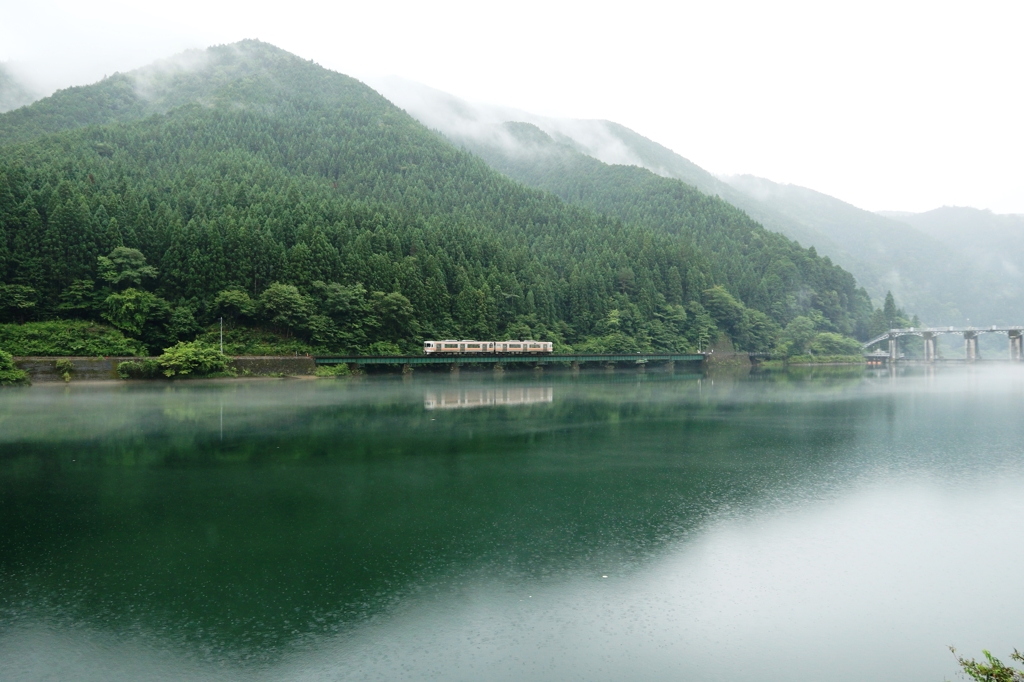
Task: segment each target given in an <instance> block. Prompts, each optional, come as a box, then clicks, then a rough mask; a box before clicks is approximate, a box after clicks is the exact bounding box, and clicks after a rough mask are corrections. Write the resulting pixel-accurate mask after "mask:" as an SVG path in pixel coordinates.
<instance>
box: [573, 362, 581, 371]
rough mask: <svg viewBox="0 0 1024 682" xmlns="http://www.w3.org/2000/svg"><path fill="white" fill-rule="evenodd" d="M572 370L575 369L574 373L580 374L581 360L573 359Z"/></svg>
mask: <svg viewBox="0 0 1024 682" xmlns="http://www.w3.org/2000/svg"><path fill="white" fill-rule="evenodd" d="M572 371H573V373H574V374H579V373H580V361H579V360H573V361H572Z"/></svg>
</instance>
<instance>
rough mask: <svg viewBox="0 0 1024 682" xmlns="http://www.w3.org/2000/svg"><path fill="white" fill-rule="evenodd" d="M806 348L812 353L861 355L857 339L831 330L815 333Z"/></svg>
mask: <svg viewBox="0 0 1024 682" xmlns="http://www.w3.org/2000/svg"><path fill="white" fill-rule="evenodd" d="M808 350H809V351H810V352H811V354H812V355H861V347H860V342H859V341H857V340H856V339H851V338H850V337H849V336H843V335H842V334H833V333H832V332H822V333H820V334H818V335H816V336H815V337H814V339H813V340H812V341H811V344H810V346H809V347H808Z"/></svg>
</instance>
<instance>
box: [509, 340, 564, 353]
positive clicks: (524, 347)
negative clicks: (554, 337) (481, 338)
mask: <svg viewBox="0 0 1024 682" xmlns="http://www.w3.org/2000/svg"><path fill="white" fill-rule="evenodd" d="M553 350H554V344H552V343H551V342H550V341H530V340H526V341H495V342H494V353H495V354H496V355H509V354H510V355H522V354H523V353H526V354H530V355H535V354H538V353H540V354H545V353H550V352H552V351H553Z"/></svg>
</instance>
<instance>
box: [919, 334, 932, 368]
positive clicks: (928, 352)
mask: <svg viewBox="0 0 1024 682" xmlns="http://www.w3.org/2000/svg"><path fill="white" fill-rule="evenodd" d="M921 337H922V338H923V339H924V361H925V362H935V335H934V334H932V333H930V332H924V333H923V334H921Z"/></svg>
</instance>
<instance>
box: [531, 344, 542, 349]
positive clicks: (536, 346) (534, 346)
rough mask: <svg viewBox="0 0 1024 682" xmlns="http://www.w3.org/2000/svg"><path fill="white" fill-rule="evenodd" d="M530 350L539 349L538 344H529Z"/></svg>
mask: <svg viewBox="0 0 1024 682" xmlns="http://www.w3.org/2000/svg"><path fill="white" fill-rule="evenodd" d="M530 348H540V344H539V343H531V344H530Z"/></svg>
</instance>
